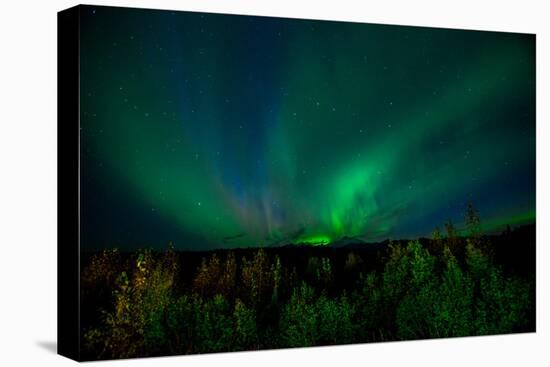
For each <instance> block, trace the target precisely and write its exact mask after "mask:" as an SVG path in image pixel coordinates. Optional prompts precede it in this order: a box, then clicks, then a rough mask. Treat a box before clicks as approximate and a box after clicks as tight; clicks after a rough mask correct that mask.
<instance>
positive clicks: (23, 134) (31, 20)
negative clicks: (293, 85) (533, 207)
mask: <svg viewBox="0 0 550 367" xmlns="http://www.w3.org/2000/svg"><path fill="white" fill-rule="evenodd" d="M94 3H95V4H105V5H120V6H135V7H149V8H165V9H179V10H202V11H211V12H224V13H239V14H258V15H273V16H286V17H299V18H313V19H334V20H353V21H360V22H371V23H387V24H406V25H423V26H436V27H453V28H466V29H483V30H500V31H516V32H528V33H537V227H538V228H537V229H538V233H537V294H538V297H537V301H538V302H537V333H536V334H525V335H508V336H498V337H472V338H462V339H448V340H435V341H433V340H432V341H420V342H394V343H383V344H367V345H355V346H340V347H327V348H310V349H294V350H284V351H274V352H272V351H264V352H252V353H229V354H217V355H203V356H188V357H166V358H154V359H141V360H126V361H116V362H98V363H103V364H109V365H117V366H130V365H135V366H149V365H155V366H156V365H161V366H165V365H170V366H175V365H180V366H181V365H185V366H220V365H222V366H224V367H229V366H239V367H243V366H262V367H263V366H281V365H286V366H304V365H306V366H315V367H317V366H334V365H340V366H346V367H347V366H352V365H361V366H366V365H370V366H392V365H398V364H400V365H406V366H411V365H412V366H414V365H422V366H441V365H445V366H446V367H447V366H469V365H474V366H477V365H485V366H536V365H538V366H542V365H546V366H549V365H550V364H549V363H550V352H549V351H548V349H549V348H550V337H549V335H550V334H549V333H550V325H549V320H550V316H549V315H548V312H550V306H549V298H548V294H549V289H548V287H549V285H548V284H549V283H548V275H549V271H548V268H545V267H544V266H547V265H549V264H550V259H549V258H548V254H549V253H550V252H549V251H547V249H546V247H548V246H549V245H550V244H549V243H548V239H549V235H550V230H549V227H550V223H549V215H548V210H549V207H550V201H549V194H548V193H547V191H546V190H545V189H546V188H548V187H549V186H548V185H549V182H548V169H547V168H546V169H545V166H546V167H548V166H549V163H548V161H549V160H550V147H549V146H550V142H549V138H550V136H549V130H550V129H549V127H548V123H549V119H548V117H549V109H548V104H549V103H550V97H549V94H548V90H549V87H548V86H549V71H548V67H550V59H549V56H550V55H549V52H550V44H549V38H550V33H549V26H548V25H547V24H548V23H550V22H549V21H548V19H545V16H546V17H547V18H549V19H550V11H549V10H550V9H545V5H544V4H545V3H546V1H544V0H541V1H528V0H523V1H517V0H516V1H506V0H497V1H482V0H477V1H470V0H453V1H444V0H434V1H425V0H408V1H391V0H377V1H372V2H371V1H368V0H362V1H355V2H353V1H347V0H337V1H331V2H326V3H323V2H321V1H320V0H316V1H311V2H307V1H305V0H288V1H287V0H264V1H260V0H256V1H242V0H239V1H235V0H233V1H229V0H225V1H223V0H220V1H214V0H195V1H184V0H179V1H176V0H173V1H167V0H166V1H165V0H156V1H152V0H148V1H138V0H134V1H114V0H111V1H94ZM76 4H77V3H76V2H73V1H61V0H42V1H35V2H32V1H22V0H21V1H17V0H11V1H9V0H8V1H4V2H3V3H2V5H3V6H2V10H1V13H0V17H1V19H0V65H1V67H0V92H1V99H0V246H1V247H0V250H1V251H0V366H19V365H22V366H23V365H24V366H50V365H71V364H74V363H75V362H72V361H70V360H68V359H66V358H64V357H60V356H58V355H56V354H55V353H54V351H55V342H56V266H57V262H56V255H57V253H56V251H57V250H56V195H57V194H56V191H57V186H56V185H57V181H56V180H57V179H56V172H57V171H56V170H57V165H56V144H57V140H56V129H57V127H56V75H57V74H56V73H57V70H56V12H57V11H59V10H62V9H65V8H67V7H70V6H73V5H76ZM545 20H546V23H547V24H545ZM75 245H76V244H75ZM518 251H521V247H519V246H518Z"/></svg>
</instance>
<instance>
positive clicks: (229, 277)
mask: <svg viewBox="0 0 550 367" xmlns="http://www.w3.org/2000/svg"><path fill="white" fill-rule="evenodd" d="M468 213H469V214H467V215H469V216H470V217H471V218H470V222H468V223H470V224H468V225H471V229H470V236H469V237H467V238H458V235H457V233H456V230H455V229H454V226H453V225H452V223H451V222H449V223H447V225H446V228H447V237H446V238H442V237H441V235H440V233H439V231H437V232H436V233H435V234H434V240H433V241H434V242H428V246H423V245H422V244H421V242H420V241H411V242H409V243H407V244H402V243H391V244H390V245H389V248H388V253H387V258H386V257H385V258H384V259H385V260H384V266H383V269H379V270H371V271H370V272H368V273H365V272H364V270H365V264H364V262H363V260H362V258H361V257H360V256H358V255H357V254H355V253H353V252H348V253H347V254H346V257H345V261H342V262H340V263H338V262H336V261H335V262H334V264H336V265H340V268H336V269H335V268H334V265H333V263H332V262H331V260H330V258H329V257H315V256H312V257H309V258H308V261H307V265H306V267H305V269H304V270H303V272H299V271H297V269H296V268H295V267H292V268H286V267H285V266H283V263H282V262H281V259H280V258H279V256H275V257H274V258H272V259H270V257H269V256H268V253H267V252H266V251H264V250H258V251H255V252H254V253H253V254H252V256H251V257H249V258H248V259H247V258H246V257H244V258H243V259H242V261H241V262H240V264H239V263H238V262H237V261H236V259H235V255H234V253H233V252H227V253H225V254H222V255H221V256H218V255H217V254H215V253H214V254H212V255H211V256H209V257H205V258H204V259H203V260H202V263H201V265H200V266H199V267H198V269H190V271H189V272H190V273H192V274H193V277H192V279H190V280H189V281H188V282H189V283H188V284H185V282H182V281H181V280H180V279H178V277H177V275H178V274H179V273H180V272H179V268H178V265H179V264H180V263H179V262H178V260H177V256H176V253H175V252H174V251H173V249H172V248H170V249H168V251H165V252H164V253H162V254H155V253H153V252H151V251H149V250H143V251H140V252H138V253H137V254H134V255H132V256H131V257H130V258H128V260H126V261H123V260H122V259H121V255H120V254H119V253H118V252H117V251H105V252H102V253H100V254H98V255H95V256H94V257H93V258H92V259H91V260H90V263H89V265H88V267H86V268H85V269H84V270H83V273H82V285H83V286H84V287H85V288H86V289H85V290H84V293H83V294H85V295H86V297H91V296H93V294H94V292H96V293H97V294H98V295H101V294H103V295H106V294H108V293H107V292H105V291H104V290H102V287H103V288H106V289H110V290H111V292H110V294H108V295H109V297H108V298H105V299H108V300H109V303H108V307H105V308H104V309H103V311H102V312H101V315H100V317H99V321H98V322H97V323H96V324H95V325H94V326H93V327H90V328H87V330H85V333H84V336H83V342H84V347H85V350H86V351H87V353H90V354H93V356H94V357H97V358H125V357H136V356H153V355H161V354H167V353H173V354H176V353H177V354H188V353H208V352H225V351H232V350H253V349H261V348H274V347H305V346H314V345H325V344H342V343H353V342H370V341H386V340H402V339H418V338H434V337H456V336H467V335H486V334H498V333H511V332H521V331H527V330H530V329H531V328H532V326H531V325H533V317H534V316H533V312H534V311H533V310H534V286H533V284H532V283H531V282H530V281H527V280H526V279H523V278H520V277H518V276H511V275H506V274H505V273H504V271H503V270H502V269H500V268H499V267H498V266H497V265H495V264H494V262H493V258H492V257H491V256H490V255H488V254H487V253H486V252H485V251H484V250H483V249H482V248H480V247H482V246H479V244H480V243H481V244H482V245H484V244H485V245H486V244H487V242H482V241H478V240H479V239H481V238H482V237H476V233H477V232H475V231H476V230H475V228H476V226H477V225H478V224H479V221H478V219H475V216H474V214H475V210H474V209H473V207H472V208H471V210H470V209H469V210H468ZM475 215H477V214H475ZM476 238H477V239H478V240H476ZM435 242H437V244H436V246H434V243H435ZM459 244H460V246H458V245H459ZM463 244H466V245H465V246H463ZM453 246H454V247H453ZM428 249H430V250H428ZM457 253H458V254H460V256H457ZM101 267H104V269H105V272H104V273H102V271H101ZM338 277H340V278H338ZM338 282H340V283H338ZM342 282H345V285H346V286H345V287H342V286H341V285H342ZM337 285H339V287H338V286H337ZM102 292H103V293H102ZM348 295H349V296H348Z"/></svg>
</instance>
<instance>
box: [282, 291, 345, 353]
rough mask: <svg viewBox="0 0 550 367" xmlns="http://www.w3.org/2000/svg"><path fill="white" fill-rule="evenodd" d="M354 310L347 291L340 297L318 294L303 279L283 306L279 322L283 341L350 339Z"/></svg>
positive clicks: (307, 343) (290, 343)
mask: <svg viewBox="0 0 550 367" xmlns="http://www.w3.org/2000/svg"><path fill="white" fill-rule="evenodd" d="M352 313H353V311H352V307H351V304H350V303H349V300H348V298H347V297H346V296H345V295H342V296H341V297H340V298H338V299H332V298H329V297H327V296H325V295H321V296H320V297H316V296H315V292H314V290H313V288H312V287H310V286H308V285H307V284H306V283H302V284H301V285H300V286H299V287H298V288H295V289H294V292H293V293H292V297H291V298H290V301H289V302H288V303H287V304H286V305H285V306H284V308H283V312H282V315H281V321H280V325H279V327H280V333H281V344H282V346H285V347H297V346H312V345H321V344H337V343H347V342H350V341H351V340H352V338H353V324H352Z"/></svg>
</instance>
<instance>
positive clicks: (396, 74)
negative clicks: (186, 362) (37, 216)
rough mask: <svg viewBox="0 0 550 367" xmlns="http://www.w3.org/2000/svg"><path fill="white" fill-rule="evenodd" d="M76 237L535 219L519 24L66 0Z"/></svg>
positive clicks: (155, 243)
mask: <svg viewBox="0 0 550 367" xmlns="http://www.w3.org/2000/svg"><path fill="white" fill-rule="evenodd" d="M80 32H81V48H80V61H81V76H80V78H81V79H80V80H81V85H80V88H81V89H80V98H81V105H80V114H81V122H80V126H81V127H80V140H81V226H82V227H81V246H82V247H83V248H84V249H100V248H109V247H118V248H123V249H135V248H138V247H143V246H150V247H153V248H166V246H167V243H168V242H169V241H173V243H174V245H175V247H176V248H178V249H186V250H203V249H213V248H222V247H223V248H234V247H255V246H277V245H283V244H288V243H295V244H297V243H302V244H306V243H309V244H325V243H330V242H333V241H339V240H341V239H342V238H348V237H351V238H354V239H359V240H362V241H379V240H383V239H386V238H394V239H398V238H414V237H418V236H427V235H429V234H430V233H431V231H432V230H433V229H434V228H435V227H436V226H438V225H442V224H443V223H444V222H445V221H446V220H448V219H451V220H453V221H454V222H455V223H456V225H457V226H458V228H461V226H462V225H463V221H464V220H463V218H464V214H463V213H464V211H465V207H466V205H467V203H468V202H472V203H473V204H474V205H475V206H476V208H477V210H478V212H479V214H480V216H481V220H482V226H483V228H484V229H485V230H486V231H498V230H501V229H503V228H504V226H505V225H506V224H510V225H512V226H516V225H521V224H524V223H531V222H534V221H535V37H534V35H526V34H512V33H497V32H479V31H463V30H449V29H434V28H419V27H405V26H387V25H375V24H358V23H347V22H326V21H313V20H296V19H282V18H270V17H249V16H234V15H219V14H205V13H191V12H171V11H149V10H139V9H124V8H109V7H92V6H84V7H82V8H81V31H80Z"/></svg>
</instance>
